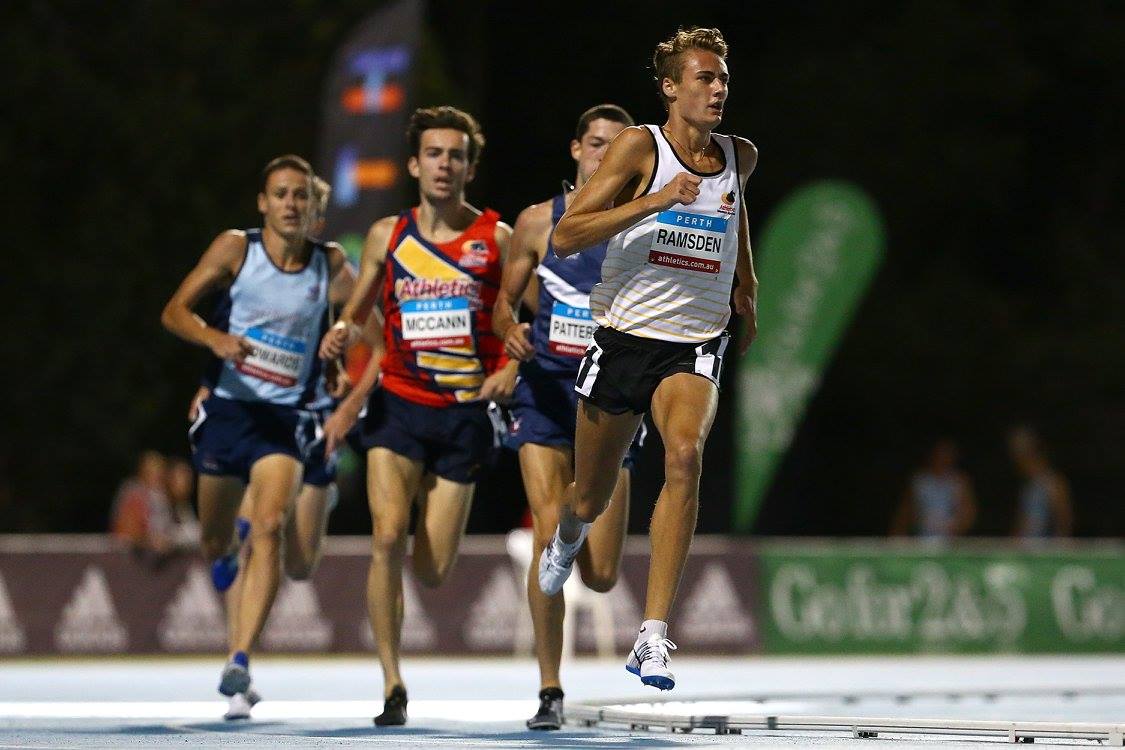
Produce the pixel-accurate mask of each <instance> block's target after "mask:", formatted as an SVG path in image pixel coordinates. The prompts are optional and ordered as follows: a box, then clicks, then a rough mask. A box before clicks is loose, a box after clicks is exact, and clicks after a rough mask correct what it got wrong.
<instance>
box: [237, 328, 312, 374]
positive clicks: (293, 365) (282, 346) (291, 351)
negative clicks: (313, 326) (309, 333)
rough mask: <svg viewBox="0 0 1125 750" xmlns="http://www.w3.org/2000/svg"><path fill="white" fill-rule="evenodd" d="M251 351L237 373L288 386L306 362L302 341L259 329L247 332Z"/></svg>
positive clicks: (240, 363) (251, 329) (240, 364)
mask: <svg viewBox="0 0 1125 750" xmlns="http://www.w3.org/2000/svg"><path fill="white" fill-rule="evenodd" d="M245 335H246V338H247V339H249V340H250V344H251V346H252V347H253V351H252V352H251V353H250V354H249V356H247V357H246V359H244V360H243V361H242V362H239V363H238V364H237V365H236V367H237V368H238V371H239V372H242V373H245V374H246V375H252V376H253V377H256V378H261V379H262V380H266V381H269V382H270V383H276V384H278V385H280V386H284V387H287V388H288V387H290V386H293V385H296V383H297V378H298V377H300V375H301V368H302V366H303V365H304V361H305V352H306V348H305V342H304V341H302V340H300V339H295V338H290V337H288V336H282V335H280V334H277V333H272V332H270V331H267V330H264V329H262V328H250V329H248V330H247V331H246V334H245Z"/></svg>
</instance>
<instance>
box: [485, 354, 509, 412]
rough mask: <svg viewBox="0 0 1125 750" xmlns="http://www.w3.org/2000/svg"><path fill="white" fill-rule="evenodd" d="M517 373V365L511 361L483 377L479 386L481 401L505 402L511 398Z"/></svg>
mask: <svg viewBox="0 0 1125 750" xmlns="http://www.w3.org/2000/svg"><path fill="white" fill-rule="evenodd" d="M518 373H519V366H518V364H517V363H516V362H515V361H512V362H509V363H508V364H506V365H504V366H503V367H501V368H500V369H499V370H497V371H496V372H494V373H492V374H491V375H489V376H488V377H487V378H485V379H484V382H483V383H482V384H481V386H480V399H481V401H496V402H498V403H502V404H503V403H507V402H508V401H509V400H510V399H511V398H512V392H513V391H514V390H516V375H517V374H518Z"/></svg>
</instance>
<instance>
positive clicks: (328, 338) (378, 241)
mask: <svg viewBox="0 0 1125 750" xmlns="http://www.w3.org/2000/svg"><path fill="white" fill-rule="evenodd" d="M397 222H398V219H397V217H394V216H387V217H385V218H382V219H379V220H378V221H377V222H375V223H374V224H372V225H371V229H369V230H368V232H367V238H366V239H365V240H364V242H363V255H362V256H361V257H360V260H359V278H357V279H356V281H355V285H354V287H353V288H352V293H351V296H350V297H349V298H348V302H347V304H346V305H344V310H343V312H341V313H340V319H339V321H337V323H336V325H334V326H333V327H332V329H331V330H329V331H328V333H326V334H324V338H323V339H321V342H320V357H321V359H335V358H336V357H339V356H340V355H341V354H343V353H344V350H346V349H347V348H348V347H349V346H350V345H351V344H353V343H355V340H356V338H358V337H359V335H360V327H361V326H362V325H363V322H364V321H365V320H366V319H367V316H368V315H370V314H371V310H372V308H373V307H374V305H375V300H376V299H377V297H378V296H379V288H380V287H381V286H382V281H383V273H384V270H385V266H386V260H387V243H388V242H389V241H390V239H391V232H393V231H394V228H395V224H396V223H397Z"/></svg>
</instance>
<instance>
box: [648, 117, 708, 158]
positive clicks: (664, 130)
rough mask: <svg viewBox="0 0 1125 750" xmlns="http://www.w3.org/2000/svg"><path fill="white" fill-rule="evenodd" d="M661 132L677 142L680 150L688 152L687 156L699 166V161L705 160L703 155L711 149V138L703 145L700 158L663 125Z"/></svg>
mask: <svg viewBox="0 0 1125 750" xmlns="http://www.w3.org/2000/svg"><path fill="white" fill-rule="evenodd" d="M660 132H662V133H664V135H666V136H668V137H669V138H671V139H672V140H673V141H675V142H676V145H678V146H679V147H680V148H682V149H683V150H684V151H687V155H688V158H690V159H691V160H692V162H694V163H695V164H698V163H699V160H700V159H702V158H703V155H704V154H706V153H707V149H708V148H709V147H710V146H711V139H710V138H708V139H707V143H705V144H704V145H703V148H702V149H700V151H699V156H696V155H695V152H693V151H692V150H691V149H690V148H688V147H687V146H685V145H684V144H683V143H682V142H681V141H680V139H679V138H677V137H676V136H674V135H672V133H671V132H669V130H668V128H666V127H664V126H663V125H661V126H660Z"/></svg>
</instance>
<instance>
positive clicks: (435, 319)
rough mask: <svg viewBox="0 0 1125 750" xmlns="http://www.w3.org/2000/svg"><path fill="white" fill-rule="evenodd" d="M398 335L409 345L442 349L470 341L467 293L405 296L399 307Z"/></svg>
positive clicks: (470, 316) (470, 323)
mask: <svg viewBox="0 0 1125 750" xmlns="http://www.w3.org/2000/svg"><path fill="white" fill-rule="evenodd" d="M400 310H401V313H402V339H403V342H404V343H405V344H406V345H407V346H408V347H409V348H411V349H446V348H449V347H455V346H468V345H469V344H471V343H472V341H473V313H472V310H470V309H469V299H468V298H467V297H450V298H448V299H424V300H409V301H407V302H403V303H402V306H401V307H400Z"/></svg>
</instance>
